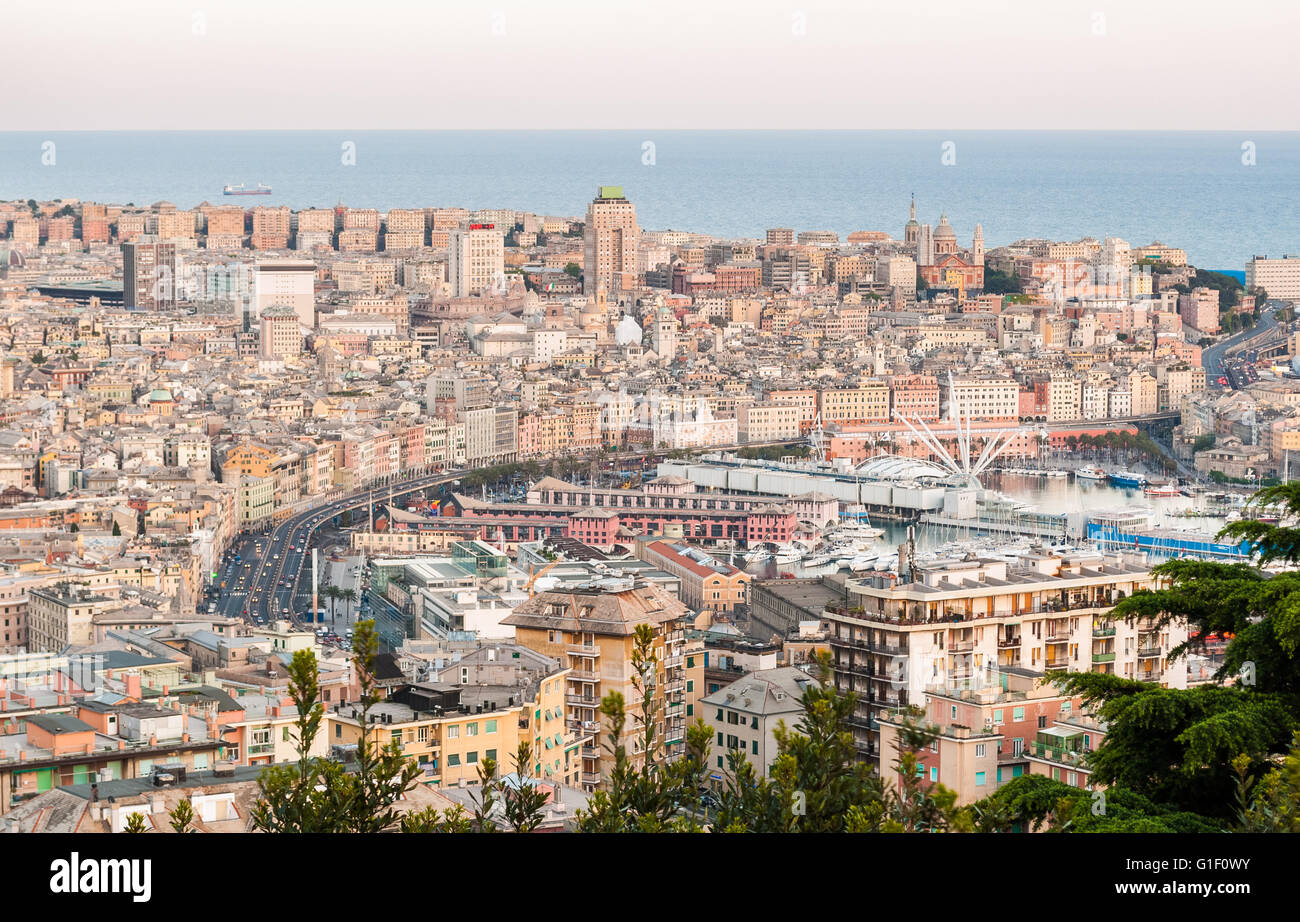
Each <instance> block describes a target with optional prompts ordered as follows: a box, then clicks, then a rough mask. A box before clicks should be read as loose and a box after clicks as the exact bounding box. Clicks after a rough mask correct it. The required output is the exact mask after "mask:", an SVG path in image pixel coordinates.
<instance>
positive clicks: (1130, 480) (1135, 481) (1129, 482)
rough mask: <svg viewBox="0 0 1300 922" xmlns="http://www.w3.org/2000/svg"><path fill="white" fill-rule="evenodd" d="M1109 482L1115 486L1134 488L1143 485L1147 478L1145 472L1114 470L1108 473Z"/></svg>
mask: <svg viewBox="0 0 1300 922" xmlns="http://www.w3.org/2000/svg"><path fill="white" fill-rule="evenodd" d="M1110 482H1111V483H1113V484H1114V485H1115V486H1117V487H1132V488H1135V489H1136V488H1140V487H1143V486H1145V485H1146V482H1147V478H1146V475H1145V474H1139V473H1137V472H1135V471H1116V472H1115V473H1113V474H1111V475H1110Z"/></svg>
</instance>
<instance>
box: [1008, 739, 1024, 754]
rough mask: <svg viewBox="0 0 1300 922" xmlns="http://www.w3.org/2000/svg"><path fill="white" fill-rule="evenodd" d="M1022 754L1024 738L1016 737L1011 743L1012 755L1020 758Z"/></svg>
mask: <svg viewBox="0 0 1300 922" xmlns="http://www.w3.org/2000/svg"><path fill="white" fill-rule="evenodd" d="M1024 752H1025V740H1024V737H1017V738H1016V739H1013V740H1012V741H1011V753H1012V755H1014V756H1015V757H1016V758H1020V756H1022V755H1024Z"/></svg>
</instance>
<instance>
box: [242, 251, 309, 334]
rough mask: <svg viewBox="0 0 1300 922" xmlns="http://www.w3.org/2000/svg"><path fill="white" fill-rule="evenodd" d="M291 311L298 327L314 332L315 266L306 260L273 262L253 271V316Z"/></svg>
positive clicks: (268, 262) (258, 266)
mask: <svg viewBox="0 0 1300 922" xmlns="http://www.w3.org/2000/svg"><path fill="white" fill-rule="evenodd" d="M272 307H283V308H288V309H289V310H291V311H293V313H294V314H295V315H297V317H298V323H299V324H300V325H301V326H303V327H305V328H307V329H308V330H312V329H315V328H316V264H315V263H313V262H309V261H307V260H287V259H284V260H274V261H266V262H259V263H257V264H256V265H254V267H253V304H252V309H253V312H254V314H255V315H256V316H258V317H260V316H262V313H263V312H264V311H266V310H267V309H268V308H272Z"/></svg>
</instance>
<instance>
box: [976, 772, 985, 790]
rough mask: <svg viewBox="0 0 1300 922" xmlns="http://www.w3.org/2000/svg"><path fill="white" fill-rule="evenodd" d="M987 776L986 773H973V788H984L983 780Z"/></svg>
mask: <svg viewBox="0 0 1300 922" xmlns="http://www.w3.org/2000/svg"><path fill="white" fill-rule="evenodd" d="M987 776H988V772H976V773H975V787H977V788H982V787H984V782H985V779H986V777H987Z"/></svg>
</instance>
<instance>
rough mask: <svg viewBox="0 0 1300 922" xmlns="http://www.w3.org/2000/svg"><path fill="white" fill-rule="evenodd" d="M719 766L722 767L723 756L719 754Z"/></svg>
mask: <svg viewBox="0 0 1300 922" xmlns="http://www.w3.org/2000/svg"><path fill="white" fill-rule="evenodd" d="M718 768H722V756H718Z"/></svg>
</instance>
